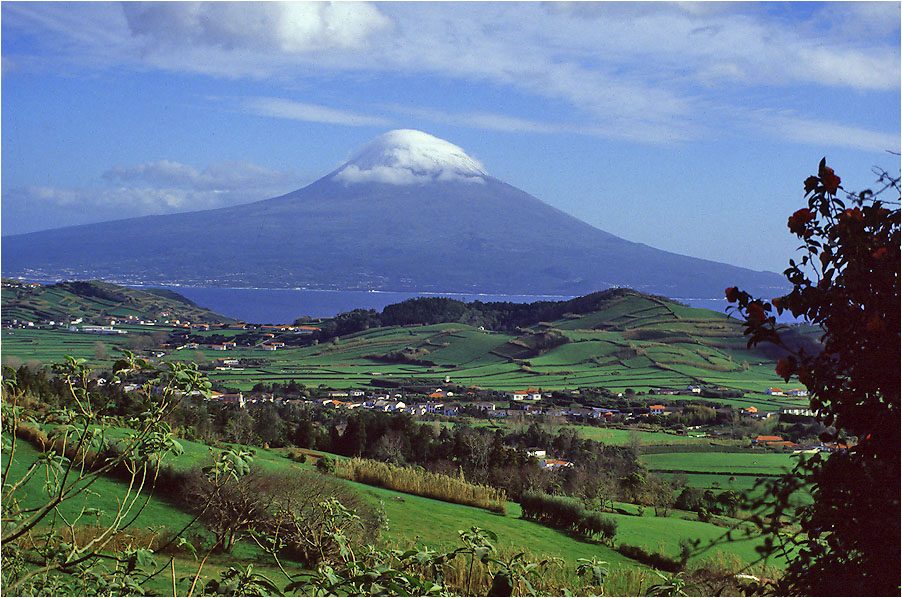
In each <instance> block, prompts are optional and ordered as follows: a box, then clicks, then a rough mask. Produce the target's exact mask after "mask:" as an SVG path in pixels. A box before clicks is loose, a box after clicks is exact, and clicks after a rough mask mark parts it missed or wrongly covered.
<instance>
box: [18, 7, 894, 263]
mask: <svg viewBox="0 0 902 598" xmlns="http://www.w3.org/2000/svg"><path fill="white" fill-rule="evenodd" d="M0 11H2V66H3V78H2V89H0V92H2V211H0V219H2V232H3V234H4V235H7V234H16V233H21V232H29V231H33V230H40V229H45V228H54V227H58V226H64V225H68V224H80V223H86V222H95V221H100V220H111V219H115V218H123V217H129V216H136V215H144V214H160V213H172V212H178V211H189V210H197V209H207V208H214V207H220V206H225V205H232V204H236V203H245V202H249V201H256V200H260V199H265V198H268V197H272V196H275V195H278V194H281V193H284V192H287V191H290V190H293V189H296V188H299V187H302V186H304V185H306V184H308V183H310V182H312V181H314V180H315V179H317V178H319V177H320V176H323V175H325V174H327V173H328V172H330V171H331V170H333V169H334V168H336V167H337V166H338V165H340V164H341V163H342V162H343V161H344V160H346V159H347V158H348V157H349V156H350V155H351V154H352V153H353V152H354V150H356V149H357V148H359V147H360V146H361V145H363V144H365V143H366V142H367V141H369V140H371V139H372V138H374V137H376V136H377V135H380V134H382V133H384V132H385V131H387V130H390V129H396V128H413V129H419V130H422V131H425V132H427V133H430V134H432V135H435V136H437V137H441V138H443V139H446V140H448V141H450V142H452V143H454V144H456V145H458V146H460V147H462V148H463V149H464V150H466V151H467V152H468V153H469V154H470V155H471V156H473V157H475V158H476V159H478V160H479V161H480V162H481V163H482V164H483V165H484V166H485V169H486V170H487V171H488V173H489V174H491V175H493V176H495V177H497V178H500V179H501V180H503V181H505V182H507V183H510V184H512V185H514V186H516V187H519V188H521V189H523V190H525V191H527V192H529V193H531V194H532V195H534V196H536V197H538V198H539V199H541V200H543V201H545V202H547V203H549V204H551V205H554V206H555V207H558V208H560V209H562V210H564V211H566V212H568V213H570V214H573V215H575V216H577V217H579V218H581V219H583V220H585V221H587V222H589V223H590V224H593V225H595V226H597V227H599V228H601V229H603V230H606V231H608V232H612V233H614V234H617V235H619V236H621V237H623V238H626V239H629V240H632V241H639V242H643V243H647V244H649V245H652V246H654V247H658V248H661V249H665V250H668V251H674V252H677V253H682V254H686V255H692V256H697V257H702V258H707V259H713V260H717V261H723V262H727V263H732V264H736V265H740V266H746V267H750V268H754V269H767V270H774V271H782V270H783V269H784V268H785V266H786V262H787V260H788V258H789V257H790V256H791V254H792V253H793V251H794V249H795V247H796V245H797V243H796V241H795V240H794V238H793V237H791V236H790V235H789V233H788V231H787V229H786V219H787V217H788V216H789V214H791V213H792V212H793V211H795V210H796V209H797V208H799V207H801V206H802V205H803V199H802V181H803V180H804V179H805V177H807V176H808V175H809V174H812V173H813V172H814V171H815V169H816V167H817V162H818V161H819V160H820V158H821V157H822V156H826V157H827V160H828V163H830V164H832V165H833V166H834V167H835V169H836V172H837V173H838V174H839V175H840V176H841V177H842V179H843V184H844V187H846V188H847V189H850V190H858V189H863V188H867V187H869V186H870V185H871V184H872V183H873V181H874V179H875V176H874V175H873V174H872V172H871V169H872V167H874V166H878V167H882V168H884V169H887V170H889V171H890V172H893V173H898V171H899V158H898V156H896V155H893V154H890V153H887V150H889V151H893V152H898V151H899V149H900V30H899V22H900V5H899V3H898V2H875V3H867V2H850V3H840V2H836V3H816V2H799V3H792V2H786V3H783V2H780V3H738V2H737V3H733V2H728V3H715V2H704V3H650V2H641V3H610V2H604V3H598V4H596V3H588V2H574V3H538V2H530V3H514V2H502V3H469V2H468V3H453V2H450V3H429V2H426V3H410V2H405V3H390V2H384V3H383V2H379V3H373V4H366V3H356V2H342V3H336V4H321V3H291V4H281V3H269V2H268V3H263V4H253V3H237V4H233V3H218V2H217V3H199V4H195V3H188V2H172V3H146V4H145V3H124V4H119V3H104V2H77V3H53V2H10V1H5V2H3V3H2V6H0ZM527 234H528V233H527ZM534 234H541V233H540V231H536V232H535V233H534Z"/></svg>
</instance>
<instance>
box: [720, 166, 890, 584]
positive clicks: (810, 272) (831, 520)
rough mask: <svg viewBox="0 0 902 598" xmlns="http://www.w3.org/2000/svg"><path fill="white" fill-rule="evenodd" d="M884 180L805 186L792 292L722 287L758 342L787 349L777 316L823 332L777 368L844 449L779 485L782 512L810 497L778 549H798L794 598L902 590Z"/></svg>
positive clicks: (833, 178) (829, 176) (830, 176)
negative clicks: (853, 186) (857, 187)
mask: <svg viewBox="0 0 902 598" xmlns="http://www.w3.org/2000/svg"><path fill="white" fill-rule="evenodd" d="M878 185H880V188H878V189H877V190H876V191H872V190H866V191H863V192H861V193H857V194H851V193H846V192H845V191H844V190H843V188H842V186H841V180H840V177H839V176H838V175H837V174H836V173H835V172H834V171H833V169H832V168H830V167H828V166H827V165H826V162H825V161H824V160H822V161H821V163H820V166H819V168H818V173H817V175H814V176H811V177H808V179H806V180H805V195H806V197H807V199H808V202H807V207H804V208H800V209H799V210H797V211H796V212H795V213H793V214H792V216H791V217H790V218H789V221H788V223H787V224H788V227H789V229H790V231H791V232H792V233H793V234H794V235H796V236H797V237H798V238H799V239H800V240H801V241H802V246H801V247H800V250H801V251H802V252H803V255H802V257H801V259H800V260H799V262H796V261H794V260H790V263H789V265H790V267H789V268H788V269H787V270H786V271H785V274H786V277H787V278H788V280H789V281H790V282H791V283H792V285H793V288H792V291H791V292H790V293H788V294H787V295H785V296H783V297H779V298H777V299H773V300H771V301H766V300H761V299H754V298H752V297H751V296H750V295H749V294H748V293H745V292H743V291H740V290H738V289H736V288H734V287H730V288H728V289H727V290H726V295H727V299H728V300H730V301H731V302H737V303H738V306H739V308H740V310H741V311H742V312H743V314H744V315H745V316H746V331H747V334H748V335H749V336H750V339H749V344H750V345H751V344H754V343H759V342H770V343H775V344H781V342H782V340H781V337H780V330H779V328H780V327H779V326H777V324H776V322H775V318H774V317H773V315H772V312H774V311H776V312H777V313H778V314H779V313H782V312H783V311H789V312H791V313H792V314H793V315H794V316H796V317H801V318H804V319H806V320H808V321H810V322H812V323H813V324H816V325H818V326H820V327H821V328H822V329H823V331H824V334H823V339H822V340H823V350H821V351H819V352H815V353H812V352H807V351H804V350H795V351H793V352H792V354H790V355H788V356H787V357H785V358H784V359H781V360H780V362H779V363H778V364H777V373H778V374H779V375H780V376H781V377H783V378H784V379H786V380H787V381H788V380H789V379H790V378H792V377H797V378H798V380H799V381H800V382H801V383H802V384H804V385H805V386H806V387H807V388H808V390H809V392H810V396H811V408H812V409H813V410H814V411H815V412H816V413H817V415H818V417H819V418H820V419H821V420H822V421H823V423H824V424H825V425H827V426H833V427H834V428H835V432H832V433H831V432H825V433H824V434H823V435H822V440H824V441H833V442H838V443H839V445H838V447H839V448H840V449H841V450H839V451H838V452H836V453H834V454H832V455H830V456H829V457H828V458H827V459H825V460H822V459H820V458H817V457H815V458H812V459H810V460H808V461H807V462H805V463H803V464H802V465H800V466H799V467H798V468H797V470H796V472H795V474H794V475H793V476H789V477H788V478H786V479H784V480H783V482H782V485H780V486H779V487H778V488H776V489H775V490H776V491H778V494H777V495H776V496H777V504H776V508H777V509H778V513H779V512H780V509H785V507H786V503H787V501H788V497H789V496H790V495H791V494H792V493H793V491H795V490H797V489H799V488H802V487H807V488H809V489H810V491H811V493H812V496H813V498H814V502H813V504H812V505H811V506H809V507H806V508H805V509H802V511H801V517H800V523H801V528H802V534H800V535H798V536H793V537H790V538H787V537H786V536H785V535H777V536H776V542H775V544H774V549H776V548H779V549H781V550H796V549H797V550H798V552H797V553H796V556H795V557H794V559H793V561H792V564H791V566H790V568H789V572H788V575H787V576H786V580H785V581H786V586H785V590H786V591H787V592H791V593H794V594H804V595H809V594H814V595H825V594H835V593H837V592H840V593H844V594H862V595H898V593H899V587H900V577H899V572H900V564H902V563H900V543H899V529H900V510H899V509H900V503H899V479H900V450H899V447H900V412H899V407H900V405H899V398H900V396H899V395H900V378H899V364H900V338H899V331H900V326H899V324H900V321H899V317H900V302H899V270H900V237H899V223H900V214H899V208H898V204H899V200H898V198H894V199H892V200H890V201H889V202H886V201H883V200H882V199H880V198H879V196H880V194H881V193H888V192H893V193H895V194H897V193H898V192H899V178H893V177H890V176H889V175H887V174H886V173H885V172H880V178H879V180H878ZM841 194H842V195H844V196H845V198H844V199H841V198H840V195H841ZM846 445H850V446H849V448H845V447H846ZM768 521H769V523H768V525H770V526H772V527H773V526H775V524H776V522H777V521H778V518H777V517H771V518H770V519H769V520H768ZM773 531H774V532H775V533H778V532H779V530H778V529H773Z"/></svg>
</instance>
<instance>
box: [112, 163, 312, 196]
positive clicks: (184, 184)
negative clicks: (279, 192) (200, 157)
mask: <svg viewBox="0 0 902 598" xmlns="http://www.w3.org/2000/svg"><path fill="white" fill-rule="evenodd" d="M103 178H104V179H106V180H107V181H111V182H116V181H118V182H125V183H134V182H143V183H149V184H151V185H153V186H155V187H175V188H182V189H195V190H199V191H211V190H227V191H238V190H246V189H266V188H272V187H279V186H284V185H286V184H291V183H293V182H297V179H296V177H295V176H294V175H291V174H290V173H286V172H281V171H277V170H271V169H269V168H265V167H263V166H258V165H256V164H251V163H250V162H235V161H223V162H215V163H213V164H210V165H209V166H207V167H206V168H205V169H204V170H202V171H201V170H197V169H196V168H194V167H193V166H189V165H187V164H180V163H178V162H172V161H170V160H160V161H158V162H148V163H146V164H139V165H137V166H114V167H112V168H111V169H109V170H108V171H107V172H105V173H104V175H103Z"/></svg>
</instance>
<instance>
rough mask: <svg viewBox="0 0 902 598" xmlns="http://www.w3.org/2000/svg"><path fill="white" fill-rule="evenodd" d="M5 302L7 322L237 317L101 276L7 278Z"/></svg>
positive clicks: (161, 291)
mask: <svg viewBox="0 0 902 598" xmlns="http://www.w3.org/2000/svg"><path fill="white" fill-rule="evenodd" d="M2 302H3V321H4V322H5V323H6V322H10V321H11V320H13V319H15V320H19V321H20V322H35V323H37V322H46V321H50V320H53V321H56V322H69V321H72V320H76V319H78V318H81V319H82V320H83V321H85V322H88V323H90V322H97V323H99V322H100V321H101V320H104V319H109V318H119V319H133V320H149V321H155V320H160V321H164V320H168V321H175V320H179V321H182V322H196V323H229V322H234V321H235V320H234V319H232V318H227V317H225V316H221V315H219V314H217V313H214V312H212V311H210V310H208V309H206V308H203V307H199V306H198V305H196V304H195V303H194V302H193V301H191V300H190V299H187V298H186V297H183V296H181V295H179V294H178V293H175V292H173V291H170V290H167V289H132V288H129V287H123V286H119V285H114V284H110V283H106V282H99V281H75V282H61V283H57V284H52V285H37V286H33V285H26V284H23V283H20V282H19V281H14V280H7V279H4V280H3V290H2Z"/></svg>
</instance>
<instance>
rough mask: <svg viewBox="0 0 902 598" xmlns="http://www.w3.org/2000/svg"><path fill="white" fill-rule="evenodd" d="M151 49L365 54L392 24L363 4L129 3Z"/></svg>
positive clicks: (136, 28) (133, 24) (129, 13)
mask: <svg viewBox="0 0 902 598" xmlns="http://www.w3.org/2000/svg"><path fill="white" fill-rule="evenodd" d="M122 9H123V11H124V13H125V18H126V20H127V22H128V26H129V28H130V29H131V31H132V32H133V33H135V34H136V35H139V36H142V37H144V38H145V39H146V40H147V41H148V43H149V44H150V45H151V46H167V45H172V44H176V45H186V44H187V45H198V46H215V47H220V48H223V49H225V50H234V49H250V50H253V51H260V50H269V51H273V50H274V51H279V52H284V53H288V54H295V53H307V52H313V51H321V50H334V49H341V50H344V49H359V48H361V47H363V46H365V44H366V42H367V39H368V38H369V37H370V36H371V35H372V34H374V33H378V32H380V31H383V30H386V29H390V28H391V21H390V20H389V19H387V18H386V17H385V16H384V15H382V13H381V12H380V11H379V9H378V8H377V7H376V6H373V5H371V4H365V3H361V2H335V3H326V2H147V3H144V2H140V3H139V2H125V3H123V6H122Z"/></svg>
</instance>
